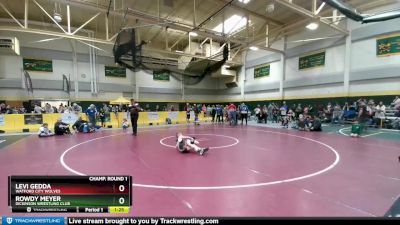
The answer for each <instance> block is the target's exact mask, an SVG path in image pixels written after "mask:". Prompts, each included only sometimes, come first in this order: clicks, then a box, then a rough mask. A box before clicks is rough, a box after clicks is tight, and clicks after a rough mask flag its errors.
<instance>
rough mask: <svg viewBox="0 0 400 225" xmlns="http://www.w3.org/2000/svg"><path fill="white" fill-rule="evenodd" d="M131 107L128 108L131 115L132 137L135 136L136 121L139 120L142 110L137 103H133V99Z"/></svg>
mask: <svg viewBox="0 0 400 225" xmlns="http://www.w3.org/2000/svg"><path fill="white" fill-rule="evenodd" d="M131 104H132V105H131V106H130V107H129V112H130V115H131V123H132V135H134V136H136V135H137V121H138V119H139V112H140V111H142V109H141V108H140V106H139V103H137V102H135V99H131Z"/></svg>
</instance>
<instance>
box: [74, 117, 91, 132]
mask: <svg viewBox="0 0 400 225" xmlns="http://www.w3.org/2000/svg"><path fill="white" fill-rule="evenodd" d="M87 123H88V122H87V121H86V120H83V119H82V117H79V118H78V120H77V121H75V123H74V124H73V125H72V129H74V130H75V131H78V132H83V127H84V125H85V124H87Z"/></svg>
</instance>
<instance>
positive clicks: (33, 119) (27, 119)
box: [24, 114, 43, 124]
mask: <svg viewBox="0 0 400 225" xmlns="http://www.w3.org/2000/svg"><path fill="white" fill-rule="evenodd" d="M24 123H25V124H43V115H42V114H25V115H24Z"/></svg>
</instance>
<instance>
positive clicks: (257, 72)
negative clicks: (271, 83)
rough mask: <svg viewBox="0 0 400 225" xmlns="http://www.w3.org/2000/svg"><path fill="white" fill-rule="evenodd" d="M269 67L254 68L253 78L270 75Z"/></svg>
mask: <svg viewBox="0 0 400 225" xmlns="http://www.w3.org/2000/svg"><path fill="white" fill-rule="evenodd" d="M270 71H271V65H270V64H265V65H261V66H257V67H255V68H254V78H261V77H268V76H269V75H270Z"/></svg>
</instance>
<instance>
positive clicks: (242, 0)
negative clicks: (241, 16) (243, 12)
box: [238, 0, 250, 4]
mask: <svg viewBox="0 0 400 225" xmlns="http://www.w3.org/2000/svg"><path fill="white" fill-rule="evenodd" d="M238 1H239V2H241V3H243V4H247V3H249V2H250V0H238Z"/></svg>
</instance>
